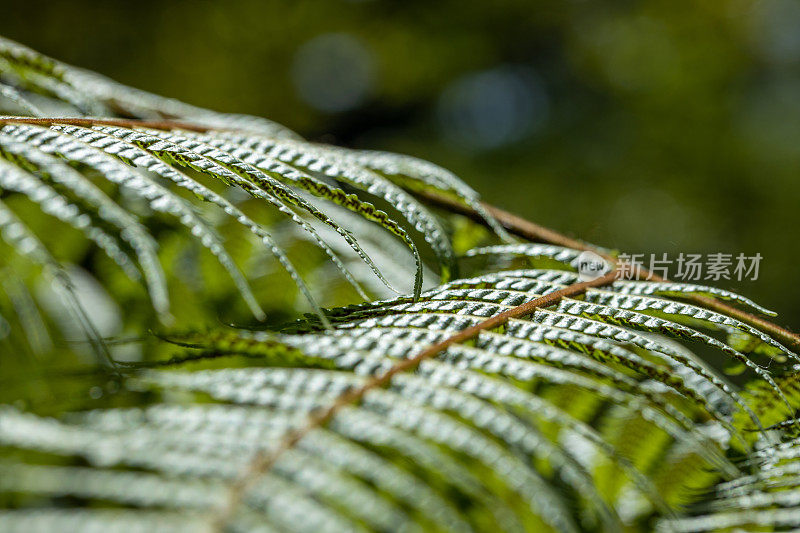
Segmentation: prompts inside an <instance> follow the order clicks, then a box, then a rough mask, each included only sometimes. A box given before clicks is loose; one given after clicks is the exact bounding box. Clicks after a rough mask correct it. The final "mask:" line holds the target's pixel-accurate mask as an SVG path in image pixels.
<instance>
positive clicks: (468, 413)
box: [0, 40, 800, 532]
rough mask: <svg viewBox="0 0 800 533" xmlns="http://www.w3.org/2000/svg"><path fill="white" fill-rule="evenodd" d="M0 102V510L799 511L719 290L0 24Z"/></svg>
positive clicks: (589, 525)
mask: <svg viewBox="0 0 800 533" xmlns="http://www.w3.org/2000/svg"><path fill="white" fill-rule="evenodd" d="M0 105H2V107H3V112H4V113H6V115H3V116H2V117H0V230H1V232H0V235H1V236H2V247H3V250H2V255H0V257H1V258H2V260H1V261H0V267H2V280H1V281H2V285H0V287H2V291H0V343H2V355H0V362H2V367H1V368H2V369H3V372H2V376H0V402H2V405H0V449H1V450H2V459H0V507H1V508H2V510H0V529H2V530H3V531H26V532H27V531H34V530H37V531H38V530H41V531H51V530H52V531H61V530H70V531H71V530H87V531H89V530H120V531H129V530H131V531H145V530H150V529H154V530H157V531H169V530H176V531H186V530H198V531H314V532H315V531H351V530H353V531H363V530H378V531H395V530H403V531H422V530H426V531H427V530H431V531H490V530H501V531H540V530H546V529H551V530H556V531H582V530H589V531H591V530H601V531H619V530H623V529H628V530H650V529H659V530H664V531H709V530H727V529H758V530H782V529H794V528H797V527H800V469H798V465H800V463H798V461H797V458H798V456H800V441H798V439H797V437H796V435H797V433H796V429H795V427H796V421H795V416H796V414H795V410H796V408H797V406H798V388H797V381H798V377H797V376H798V373H797V372H798V367H797V366H796V365H797V363H798V362H800V359H799V358H798V356H797V355H796V354H795V353H794V351H793V350H796V349H797V347H798V346H799V345H800V344H798V338H797V336H796V335H794V334H793V333H791V332H789V331H787V330H784V329H782V328H780V327H778V326H776V325H774V324H773V323H771V322H770V321H769V319H768V318H767V317H769V316H770V315H772V314H773V313H771V312H770V311H768V310H766V309H764V308H762V307H760V306H759V305H757V304H755V303H754V302H752V301H750V300H748V299H747V298H745V297H743V296H740V295H737V294H734V293H731V292H728V291H725V290H722V289H718V288H714V287H708V286H701V285H693V284H682V283H673V282H670V281H668V280H664V279H661V278H658V277H657V276H654V275H652V274H651V273H648V272H646V271H643V270H641V269H638V271H637V274H638V276H639V278H640V279H638V280H632V281H629V280H621V279H619V276H618V272H619V271H618V268H620V267H622V266H626V267H631V265H621V264H620V263H619V261H618V260H617V259H616V258H615V256H614V255H613V254H610V253H609V252H608V251H607V250H603V249H600V248H597V247H593V246H591V245H588V244H586V243H583V242H579V241H574V240H570V239H568V238H566V237H564V236H561V235H559V234H557V233H555V232H553V231H551V230H547V229H546V228H541V227H539V226H536V225H534V224H532V223H530V222H527V221H524V220H521V219H519V218H516V217H513V216H511V215H509V214H508V213H505V212H503V211H501V210H499V209H497V208H493V207H491V206H488V205H486V204H484V203H482V202H481V201H480V200H479V198H478V195H477V194H476V193H475V192H474V191H473V190H472V189H470V188H469V187H468V186H467V185H465V184H464V183H463V182H461V181H460V180H459V179H458V178H457V177H455V176H454V175H453V174H452V173H450V172H448V171H446V170H444V169H442V168H440V167H438V166H436V165H433V164H431V163H428V162H425V161H421V160H418V159H414V158H412V157H408V156H402V155H396V154H390V153H377V152H368V151H357V150H347V149H343V148H338V147H332V146H324V145H320V144H315V143H310V142H307V141H305V140H303V139H302V138H300V137H299V136H298V135H296V134H295V133H293V132H291V131H289V130H287V129H286V128H284V127H282V126H280V125H278V124H275V123H273V122H270V121H268V120H264V119H258V118H254V117H247V116H238V115H226V114H221V113H215V112H211V111H207V110H203V109H198V108H195V107H192V106H189V105H187V104H183V103H181V102H177V101H174V100H169V99H166V98H161V97H157V96H154V95H151V94H148V93H144V92H141V91H138V90H135V89H130V88H128V87H124V86H121V85H119V84H116V83H114V82H112V81H110V80H107V79H105V78H102V77H100V76H98V75H96V74H92V73H89V72H85V71H82V70H80V69H77V68H74V67H69V66H67V65H64V64H62V63H60V62H57V61H55V60H52V59H50V58H47V57H43V56H42V55H40V54H38V53H36V52H34V51H32V50H30V49H28V48H26V47H23V46H21V45H19V44H17V43H14V42H11V41H7V40H2V41H0ZM464 215H466V216H464ZM586 250H592V251H594V252H595V253H597V254H599V255H600V256H601V257H603V258H605V260H606V261H607V262H608V269H607V273H606V274H604V275H601V276H599V277H597V278H594V279H590V280H588V281H584V280H582V279H581V278H580V276H579V275H578V273H577V266H578V261H579V257H580V254H581V252H584V251H586ZM634 268H635V267H634ZM302 313H305V314H304V315H303V314H302ZM726 362H727V363H726ZM723 368H724V369H725V370H726V371H727V372H728V374H731V375H726V373H725V371H723V370H722V369H723ZM734 373H735V374H736V376H735V377H734V375H733V374H734Z"/></svg>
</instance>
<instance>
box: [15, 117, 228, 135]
mask: <svg viewBox="0 0 800 533" xmlns="http://www.w3.org/2000/svg"><path fill="white" fill-rule="evenodd" d="M5 124H36V125H38V126H53V125H56V124H63V125H67V126H82V127H85V128H91V127H92V126H117V127H120V128H152V129H154V130H187V131H196V132H199V133H205V132H207V131H210V130H212V129H215V130H219V129H220V128H212V127H210V126H200V125H199V124H193V123H190V122H179V121H175V120H138V119H127V118H87V117H74V118H71V117H52V118H49V117H46V118H42V117H0V125H5Z"/></svg>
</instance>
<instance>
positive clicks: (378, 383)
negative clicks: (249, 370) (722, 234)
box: [214, 270, 617, 531]
mask: <svg viewBox="0 0 800 533" xmlns="http://www.w3.org/2000/svg"><path fill="white" fill-rule="evenodd" d="M616 278H617V271H616V270H614V271H611V272H609V273H608V274H605V275H603V276H601V277H599V278H596V279H593V280H590V281H584V282H581V283H574V284H572V285H569V286H567V287H564V288H563V289H560V290H557V291H554V292H551V293H549V294H546V295H544V296H540V297H538V298H536V299H534V300H531V301H529V302H526V303H524V304H522V305H519V306H517V307H514V308H512V309H509V310H507V311H504V312H502V313H500V314H497V315H495V316H493V317H491V318H488V319H486V320H484V321H482V322H479V323H478V324H475V325H474V326H471V327H469V328H466V329H463V330H461V331H459V332H458V333H456V334H454V335H452V336H450V337H448V338H446V339H444V340H443V341H440V342H437V343H436V344H432V345H431V346H429V347H428V348H426V349H424V350H423V351H421V352H420V353H418V354H417V355H415V356H414V357H411V358H408V359H403V360H402V361H400V362H399V363H397V364H395V365H393V366H392V367H391V368H390V369H389V370H387V371H386V372H385V373H383V374H381V375H380V376H376V377H374V378H372V379H370V380H369V381H367V382H366V383H364V384H363V385H362V386H360V387H357V388H354V389H350V390H348V391H347V392H345V393H344V394H342V395H340V396H339V397H338V398H336V400H335V401H334V402H333V403H332V404H331V405H330V406H329V407H327V408H324V409H322V410H319V411H316V412H314V413H312V414H311V415H310V416H309V418H308V421H307V423H306V424H305V425H304V426H302V427H300V428H298V429H296V430H294V431H291V432H290V433H288V434H287V435H286V437H285V438H284V439H283V441H282V442H281V443H280V445H279V446H278V447H277V448H276V449H275V450H273V451H272V452H271V453H259V454H257V455H256V457H255V458H254V459H253V460H252V461H251V462H250V464H249V465H248V466H247V468H246V469H245V471H244V473H243V475H242V476H240V477H239V478H237V479H236V480H234V482H233V483H232V484H231V485H230V489H229V493H228V501H227V505H226V506H225V507H224V508H223V509H222V511H221V513H220V514H219V515H217V516H216V517H215V519H214V526H215V529H216V530H217V531H221V530H223V529H224V526H225V524H226V523H227V521H228V520H229V519H230V517H231V516H232V514H233V513H234V512H235V511H236V508H237V507H238V506H239V505H240V504H241V502H242V499H243V497H244V495H245V493H246V492H247V490H248V489H249V488H250V487H251V486H252V485H253V484H254V483H255V482H256V481H257V480H258V479H259V478H260V477H261V476H262V475H264V474H265V473H266V472H268V471H269V469H270V468H272V466H273V465H274V464H275V462H276V461H277V460H278V459H279V458H280V456H281V455H282V454H283V453H284V452H286V451H287V450H289V449H291V448H293V447H294V446H295V445H296V444H297V443H298V442H299V441H300V440H301V439H302V438H303V437H305V436H306V435H308V434H309V433H310V432H311V431H313V430H314V429H316V428H319V427H321V426H324V425H325V424H327V423H328V422H330V421H331V420H332V419H333V418H334V417H335V416H336V415H337V414H338V413H339V411H341V410H342V409H344V408H346V407H348V406H350V405H352V404H355V403H358V402H360V401H361V400H362V399H363V398H364V396H365V395H366V394H367V393H368V392H369V391H371V390H373V389H377V388H381V387H386V386H388V385H389V384H390V383H391V381H392V378H393V377H394V376H396V375H397V374H400V373H402V372H408V371H412V370H414V369H416V368H417V367H418V366H419V365H420V364H421V363H422V362H423V361H425V360H426V359H430V358H432V357H435V356H436V355H438V354H440V353H442V352H443V351H444V350H446V349H447V348H448V347H450V346H452V345H454V344H458V343H462V342H465V341H468V340H470V339H474V338H475V337H477V336H478V335H479V334H480V333H481V332H482V331H486V330H489V329H495V328H498V327H500V326H502V325H504V324H505V323H506V322H508V321H509V319H512V318H517V317H520V316H524V315H528V314H531V313H532V312H533V311H534V310H535V309H538V308H540V307H548V306H551V305H554V304H557V303H558V302H560V301H561V299H562V298H567V297H571V296H578V295H580V294H583V293H584V292H586V289H589V288H591V287H600V286H603V285H608V284H610V283H611V282H613V281H614V280H615V279H616Z"/></svg>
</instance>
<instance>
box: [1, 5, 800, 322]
mask: <svg viewBox="0 0 800 533" xmlns="http://www.w3.org/2000/svg"><path fill="white" fill-rule="evenodd" d="M0 6H2V13H3V16H2V17H0V34H2V35H4V36H6V37H9V38H11V39H14V40H17V41H19V42H21V43H23V44H26V45H28V46H30V47H33V48H34V49H36V50H38V51H40V52H43V53H45V54H48V55H51V56H53V57H56V58H58V59H61V60H63V61H65V62H67V63H71V64H73V65H76V66H80V67H84V68H88V69H91V70H95V71H97V72H100V73H102V74H105V75H107V76H109V77H111V78H114V79H116V80H117V81H120V82H122V83H124V84H127V85H131V86H135V87H138V88H142V89H145V90H148V91H152V92H155V93H159V94H163V95H167V96H172V97H175V98H178V99H180V100H184V101H186V102H189V103H192V104H195V105H199V106H203V107H208V108H212V109H215V110H219V111H225V112H237V113H249V114H254V115H260V116H264V117H267V118H270V119H273V120H275V121H278V122H280V123H282V124H285V125H286V126H289V127H290V128H292V129H294V130H295V131H297V132H299V133H300V134H302V135H303V136H305V137H307V138H309V139H312V140H318V141H324V142H329V143H335V144H341V145H344V146H351V147H359V148H374V149H385V150H392V151H398V152H404V153H409V154H413V155H416V156H419V157H422V158H425V159H429V160H431V161H434V162H436V163H438V164H440V165H442V166H445V167H447V168H449V169H451V170H453V171H455V172H456V173H457V174H458V175H459V176H460V177H462V178H463V179H464V180H465V181H467V182H468V183H469V184H470V185H472V186H473V187H474V188H475V189H477V190H478V191H479V192H480V193H481V194H482V196H483V198H484V199H486V200H487V201H488V202H491V203H493V204H496V205H498V206H500V207H503V208H505V209H508V210H510V211H513V212H515V213H518V214H520V215H522V216H525V217H527V218H529V219H531V220H533V221H536V222H538V223H541V224H544V225H547V226H550V227H553V228H555V229H558V230H560V231H562V232H564V233H567V234H569V235H572V236H576V237H579V238H582V239H584V240H588V241H590V242H593V243H595V244H598V245H603V246H606V247H611V248H616V249H619V250H623V251H625V252H629V253H647V254H649V253H656V254H658V255H659V256H660V254H662V253H665V252H666V253H668V254H669V257H670V258H673V259H674V258H676V257H677V254H678V253H679V252H685V253H716V252H722V253H731V254H734V256H735V255H736V254H738V253H740V252H743V253H745V254H746V255H755V254H756V253H760V254H761V255H762V256H763V260H762V262H761V269H760V276H759V279H758V281H742V282H737V281H736V280H732V281H726V280H722V281H719V282H715V284H716V285H718V286H722V287H727V288H731V289H735V290H737V291H739V292H741V293H743V294H744V295H746V296H750V297H753V298H755V299H757V300H758V301H759V302H760V303H762V304H764V305H765V306H767V307H770V308H773V309H775V310H777V311H779V312H780V317H779V318H778V320H777V322H779V323H781V324H784V325H788V326H790V327H792V328H793V329H795V330H797V329H800V290H799V289H798V288H797V283H796V277H797V271H798V269H797V265H798V264H800V248H799V247H798V243H797V241H798V237H800V230H799V229H798V222H800V221H798V201H800V181H799V180H798V175H797V174H798V170H800V29H799V28H800V2H797V1H795V0H732V1H720V2H689V1H680V0H670V1H651V2H634V1H625V2H583V1H578V0H572V1H563V0H562V1H557V2H546V1H531V0H528V1H523V0H519V1H512V0H505V1H502V0H501V1H495V2H491V3H489V2H485V3H479V2H463V1H439V2H430V1H427V0H426V1H414V0H405V1H402V2H400V1H388V0H362V1H354V0H351V1H346V0H330V1H325V2H322V1H304V0H293V1H286V2H275V1H268V2H262V1H255V0H232V1H227V2H206V1H196V0H195V1H191V2H190V1H175V2H163V1H160V2H148V1H143V0H140V1H137V2H135V3H133V2H89V1H81V0H71V1H70V2H39V1H28V2H24V3H23V2H13V3H11V2H0Z"/></svg>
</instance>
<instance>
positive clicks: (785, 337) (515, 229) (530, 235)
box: [413, 191, 800, 350]
mask: <svg viewBox="0 0 800 533" xmlns="http://www.w3.org/2000/svg"><path fill="white" fill-rule="evenodd" d="M413 194H414V195H415V196H417V197H418V198H420V199H422V200H425V201H426V202H428V203H430V204H433V205H435V206H437V207H440V208H442V209H444V210H446V211H449V212H451V213H457V214H459V215H464V216H466V217H468V218H470V219H471V220H474V221H475V222H477V223H479V224H481V225H484V226H487V227H488V225H487V223H486V221H485V220H484V219H483V218H482V217H481V215H480V214H479V213H477V212H476V211H475V210H474V209H472V208H471V207H469V206H467V205H464V204H462V203H460V202H458V201H457V200H453V199H451V198H449V197H447V196H444V195H441V194H437V193H434V192H420V191H413ZM481 205H482V206H483V208H484V209H486V211H488V212H489V214H491V215H492V216H494V217H495V218H496V219H497V220H498V221H499V222H500V224H502V225H503V227H504V228H505V229H506V230H508V232H509V233H512V234H514V235H516V236H518V237H523V238H525V239H528V240H531V241H544V242H547V243H550V244H557V245H559V246H565V247H568V248H574V249H577V250H588V251H590V252H594V253H596V254H597V255H599V256H600V257H602V258H603V259H605V260H607V261H609V262H610V263H611V264H612V265H615V266H616V267H618V268H620V267H621V266H622V265H621V262H620V261H619V260H618V259H617V258H616V257H613V256H612V255H609V254H608V253H607V252H606V251H604V250H602V249H600V248H598V247H596V246H593V245H591V244H589V243H585V242H582V241H578V240H575V239H572V238H570V237H567V236H566V235H562V234H561V233H558V232H557V231H555V230H552V229H550V228H546V227H544V226H540V225H538V224H534V223H533V222H530V221H529V220H525V219H524V218H522V217H519V216H517V215H514V214H512V213H509V212H508V211H505V210H503V209H500V208H498V207H495V206H493V205H491V204H487V203H485V202H481ZM625 268H628V266H627V265H625ZM631 270H632V272H633V273H635V274H636V276H637V278H640V279H649V280H651V281H669V280H668V279H667V278H663V277H661V276H658V275H656V274H654V273H652V272H650V271H649V270H647V269H645V268H643V267H641V266H639V265H632V266H631ZM682 297H683V298H685V299H687V300H690V301H692V302H694V303H697V304H699V305H702V306H704V307H706V308H708V309H713V310H714V311H718V312H720V313H722V314H725V315H728V316H731V317H735V318H737V319H739V320H741V321H742V322H745V323H747V324H750V325H751V326H753V327H754V328H756V329H758V330H761V331H762V332H764V333H767V334H768V335H771V336H772V337H775V338H776V339H778V340H780V341H781V342H783V343H785V344H787V345H789V347H791V348H793V349H795V350H798V349H800V335H798V334H797V333H794V332H792V331H789V330H788V329H786V328H783V327H781V326H779V325H777V324H775V323H773V322H770V321H769V320H766V319H764V318H762V317H760V316H757V315H754V314H752V313H748V312H747V311H743V310H741V309H739V308H738V307H734V306H732V305H728V304H726V303H725V302H721V301H719V300H716V299H714V298H709V297H708V296H701V295H696V294H687V295H684V296H682Z"/></svg>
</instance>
